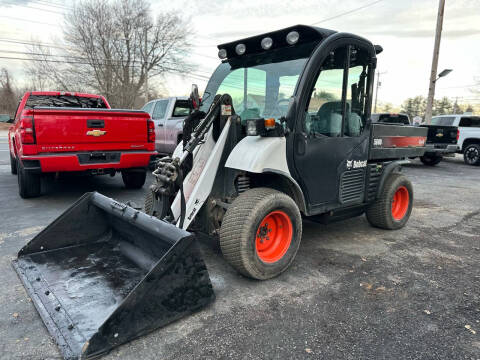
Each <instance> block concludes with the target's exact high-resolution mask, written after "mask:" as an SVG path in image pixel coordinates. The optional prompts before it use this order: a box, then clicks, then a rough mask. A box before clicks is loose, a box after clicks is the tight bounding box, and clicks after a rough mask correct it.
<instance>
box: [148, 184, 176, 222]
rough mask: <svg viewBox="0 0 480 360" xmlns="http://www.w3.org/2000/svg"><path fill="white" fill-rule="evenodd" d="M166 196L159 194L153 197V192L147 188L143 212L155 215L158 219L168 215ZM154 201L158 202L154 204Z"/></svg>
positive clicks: (168, 205)
mask: <svg viewBox="0 0 480 360" xmlns="http://www.w3.org/2000/svg"><path fill="white" fill-rule="evenodd" d="M168 200H169V199H168V198H167V197H166V196H159V197H158V198H156V199H155V194H154V193H153V191H152V190H150V189H148V190H147V194H146V195H145V204H144V209H145V214H147V215H151V216H155V217H156V218H158V219H163V218H165V216H167V215H168V213H169V209H170V202H169V201H168ZM155 202H158V203H157V204H155Z"/></svg>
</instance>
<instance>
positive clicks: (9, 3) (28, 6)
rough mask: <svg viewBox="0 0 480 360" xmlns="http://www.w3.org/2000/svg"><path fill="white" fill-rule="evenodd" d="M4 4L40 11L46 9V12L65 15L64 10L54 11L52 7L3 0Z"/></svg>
mask: <svg viewBox="0 0 480 360" xmlns="http://www.w3.org/2000/svg"><path fill="white" fill-rule="evenodd" d="M2 4H7V5H12V6H18V7H22V8H28V9H34V10H40V11H46V12H49V13H54V14H60V15H63V12H60V11H54V10H51V9H42V8H39V7H35V6H30V5H20V4H17V3H12V2H3V3H2Z"/></svg>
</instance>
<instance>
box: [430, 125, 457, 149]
mask: <svg viewBox="0 0 480 360" xmlns="http://www.w3.org/2000/svg"><path fill="white" fill-rule="evenodd" d="M422 127H425V128H427V129H428V134H427V144H445V145H448V144H456V143H457V133H458V132H457V130H458V128H457V127H456V126H445V125H422Z"/></svg>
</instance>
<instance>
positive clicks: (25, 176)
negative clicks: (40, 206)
mask: <svg viewBox="0 0 480 360" xmlns="http://www.w3.org/2000/svg"><path fill="white" fill-rule="evenodd" d="M17 173H18V194H19V195H20V197H22V198H23V199H28V198H32V197H37V196H39V195H40V189H41V182H40V175H38V174H32V173H29V172H27V171H25V168H24V167H23V166H22V164H21V163H20V162H19V161H17Z"/></svg>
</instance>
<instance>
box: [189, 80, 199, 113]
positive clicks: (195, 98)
mask: <svg viewBox="0 0 480 360" xmlns="http://www.w3.org/2000/svg"><path fill="white" fill-rule="evenodd" d="M190 102H191V104H192V107H193V110H198V108H199V107H200V105H201V103H200V95H199V94H198V86H197V84H192V92H191V93H190Z"/></svg>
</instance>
